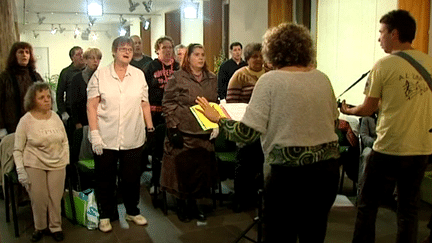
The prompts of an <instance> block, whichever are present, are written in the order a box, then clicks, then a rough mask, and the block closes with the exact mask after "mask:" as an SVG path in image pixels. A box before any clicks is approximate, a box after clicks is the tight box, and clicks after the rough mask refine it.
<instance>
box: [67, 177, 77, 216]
mask: <svg viewBox="0 0 432 243" xmlns="http://www.w3.org/2000/svg"><path fill="white" fill-rule="evenodd" d="M67 183H68V188H69V203H70V206H71V209H72V223H73V224H77V219H76V209H75V202H74V198H73V188H72V180H71V178H70V175H67Z"/></svg>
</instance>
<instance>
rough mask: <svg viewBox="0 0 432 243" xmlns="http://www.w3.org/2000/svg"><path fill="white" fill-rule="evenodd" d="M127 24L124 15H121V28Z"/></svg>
mask: <svg viewBox="0 0 432 243" xmlns="http://www.w3.org/2000/svg"><path fill="white" fill-rule="evenodd" d="M126 22H127V20H126V19H125V18H123V15H122V14H120V26H123V25H125V24H126Z"/></svg>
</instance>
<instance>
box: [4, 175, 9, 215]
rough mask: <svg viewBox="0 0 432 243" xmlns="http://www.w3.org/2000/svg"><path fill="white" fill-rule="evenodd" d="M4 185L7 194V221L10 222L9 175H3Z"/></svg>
mask: <svg viewBox="0 0 432 243" xmlns="http://www.w3.org/2000/svg"><path fill="white" fill-rule="evenodd" d="M3 186H4V194H5V212H6V222H7V223H9V222H10V211H9V187H10V185H9V177H8V176H7V175H4V176H3Z"/></svg>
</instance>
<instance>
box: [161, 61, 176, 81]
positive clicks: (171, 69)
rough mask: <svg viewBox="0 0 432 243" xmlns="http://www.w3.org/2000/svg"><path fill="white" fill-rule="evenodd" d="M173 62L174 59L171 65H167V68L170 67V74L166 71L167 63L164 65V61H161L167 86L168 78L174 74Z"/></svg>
mask: <svg viewBox="0 0 432 243" xmlns="http://www.w3.org/2000/svg"><path fill="white" fill-rule="evenodd" d="M172 60H173V59H171V60H170V62H169V63H170V64H168V65H167V66H169V67H170V69H169V73H167V71H165V63H163V62H162V61H160V62H161V64H162V75H163V76H164V77H165V84H167V83H168V76H171V74H172V73H173V72H174V62H173V61H172Z"/></svg>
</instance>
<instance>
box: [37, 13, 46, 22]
mask: <svg viewBox="0 0 432 243" xmlns="http://www.w3.org/2000/svg"><path fill="white" fill-rule="evenodd" d="M36 15H37V17H38V19H39V20H38V24H40V25H41V24H42V23H43V21H44V20H45V19H46V17H45V16H42V17H41V16H39V13H37V14H36Z"/></svg>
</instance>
